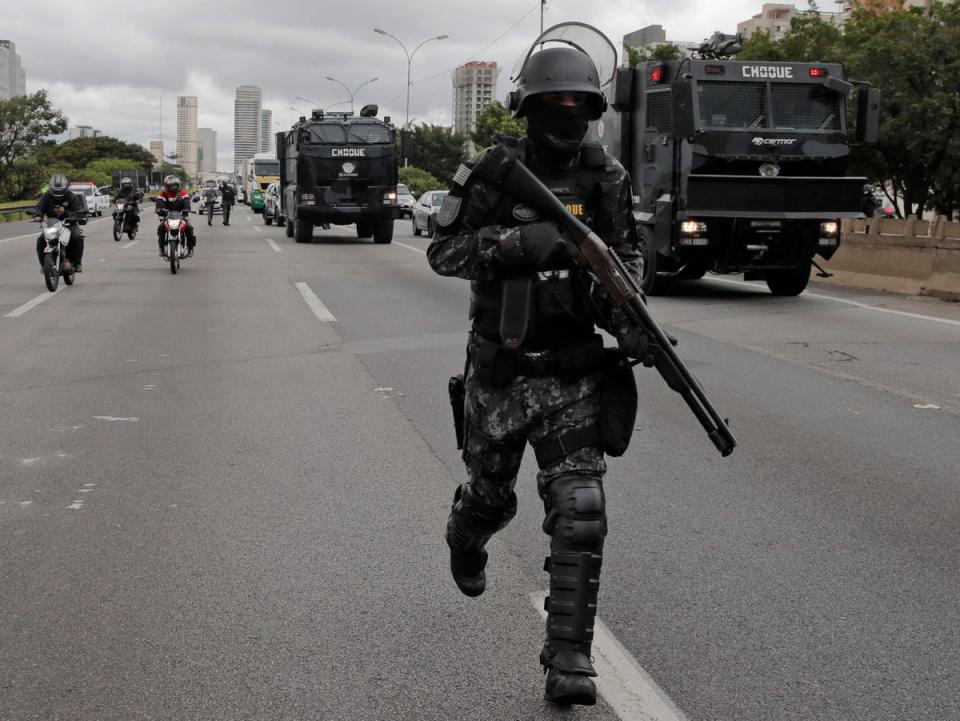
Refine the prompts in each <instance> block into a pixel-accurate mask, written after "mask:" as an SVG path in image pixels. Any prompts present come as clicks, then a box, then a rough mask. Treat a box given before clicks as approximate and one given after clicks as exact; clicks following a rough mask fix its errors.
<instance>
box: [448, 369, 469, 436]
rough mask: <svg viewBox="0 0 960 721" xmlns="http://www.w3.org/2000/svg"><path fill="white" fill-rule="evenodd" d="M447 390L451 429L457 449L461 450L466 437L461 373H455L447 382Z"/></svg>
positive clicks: (464, 402) (464, 395)
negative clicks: (451, 421)
mask: <svg viewBox="0 0 960 721" xmlns="http://www.w3.org/2000/svg"><path fill="white" fill-rule="evenodd" d="M447 391H448V392H449V393H450V407H451V408H452V410H453V430H454V433H456V435H457V450H458V451H462V450H463V444H464V442H465V439H466V418H465V411H466V408H465V406H466V400H467V391H466V384H465V383H464V380H463V376H462V375H455V376H453V378H451V379H450V382H449V384H447Z"/></svg>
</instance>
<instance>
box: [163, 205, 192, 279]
mask: <svg viewBox="0 0 960 721" xmlns="http://www.w3.org/2000/svg"><path fill="white" fill-rule="evenodd" d="M162 222H163V233H164V245H163V257H164V259H165V260H167V261H169V262H170V272H171V273H173V274H174V275H176V272H177V270H178V269H179V268H180V261H181V260H183V259H184V258H186V257H187V221H185V220H184V219H183V213H180V212H178V211H176V210H170V211H167V214H166V216H164V218H163V221H162Z"/></svg>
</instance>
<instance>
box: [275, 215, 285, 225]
mask: <svg viewBox="0 0 960 721" xmlns="http://www.w3.org/2000/svg"><path fill="white" fill-rule="evenodd" d="M286 224H287V219H286V218H284V217H283V216H282V215H278V216H277V227H278V228H282V227H283V226H285V225H286Z"/></svg>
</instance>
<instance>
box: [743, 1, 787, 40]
mask: <svg viewBox="0 0 960 721" xmlns="http://www.w3.org/2000/svg"><path fill="white" fill-rule="evenodd" d="M799 14H800V13H799V11H798V10H797V8H796V6H794V5H788V4H785V3H764V4H763V7H762V8H761V9H760V12H759V13H758V14H756V15H754V16H753V17H752V18H750V19H749V20H744V21H743V22H742V23H737V32H738V33H743V37H744V38H748V37H750V36H751V35H753V34H754V33H755V32H766V33H769V34H770V37H771V38H772V39H773V40H782V39H783V36H784V35H786V33H787V31H788V30H789V29H790V20H792V19H793V18H794V17H795V16H797V15H799Z"/></svg>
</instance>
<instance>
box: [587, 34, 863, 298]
mask: <svg viewBox="0 0 960 721" xmlns="http://www.w3.org/2000/svg"><path fill="white" fill-rule="evenodd" d="M737 50H739V45H738V39H737V38H734V37H731V36H724V35H721V34H717V35H715V36H714V38H713V39H712V41H711V42H709V43H705V44H704V46H703V47H701V49H700V52H699V53H697V54H696V55H698V56H699V57H697V56H695V57H692V58H686V59H683V60H671V61H666V62H653V61H648V62H643V63H640V64H639V65H638V67H636V68H634V69H631V68H619V69H617V71H616V73H615V80H614V82H613V83H612V87H611V88H609V89H608V91H607V92H608V97H609V98H610V99H611V100H612V103H611V107H610V109H609V110H608V112H607V114H606V115H605V117H604V118H603V119H602V120H601V121H600V122H599V123H598V125H597V127H596V128H595V132H596V136H597V138H598V139H599V140H600V142H601V143H603V144H604V145H606V146H607V149H608V150H609V151H610V152H611V153H612V154H613V155H615V156H616V157H618V158H619V159H620V160H621V162H622V163H623V164H624V166H625V167H626V168H627V169H628V170H629V171H630V173H631V176H632V179H633V187H634V193H635V196H634V200H635V205H636V212H637V223H638V232H639V234H640V240H641V243H642V245H643V253H644V261H645V262H644V274H643V288H644V290H645V291H646V292H647V293H649V294H656V293H659V292H662V291H664V290H665V289H666V288H667V287H668V286H669V284H670V282H671V281H672V280H673V279H692V278H701V277H703V275H704V274H705V273H706V272H707V271H711V272H716V273H743V274H744V277H745V278H746V279H747V280H765V281H766V283H767V285H768V286H769V288H770V290H771V292H772V293H774V294H775V295H798V294H799V293H802V292H803V290H804V288H805V287H806V286H807V282H808V280H809V278H810V271H811V266H812V265H816V260H815V256H816V255H818V254H819V255H820V256H822V257H823V258H825V259H828V260H829V258H830V257H831V256H832V255H833V254H834V253H835V252H836V250H837V247H838V246H839V244H840V221H841V220H842V219H843V218H861V217H863V215H862V213H861V212H860V205H861V203H860V201H861V196H862V193H863V186H864V184H865V183H866V182H867V181H866V179H865V178H862V177H850V176H848V175H847V165H848V158H849V155H850V147H849V140H848V135H847V109H846V99H847V96H848V94H849V93H850V91H851V89H852V88H853V87H854V83H853V82H851V81H849V80H848V79H847V77H846V73H845V72H844V68H843V66H842V65H839V64H833V63H791V62H752V61H736V60H730V59H728V58H727V57H726V55H727V54H729V53H730V52H731V51H732V52H736V51H737ZM878 106H879V94H878V92H877V91H876V90H874V89H872V88H869V87H867V86H866V85H865V84H863V86H862V87H861V88H860V89H859V107H858V113H857V115H858V118H857V128H856V130H857V134H856V137H857V140H858V142H875V141H876V134H877V130H878V123H879V119H878Z"/></svg>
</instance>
